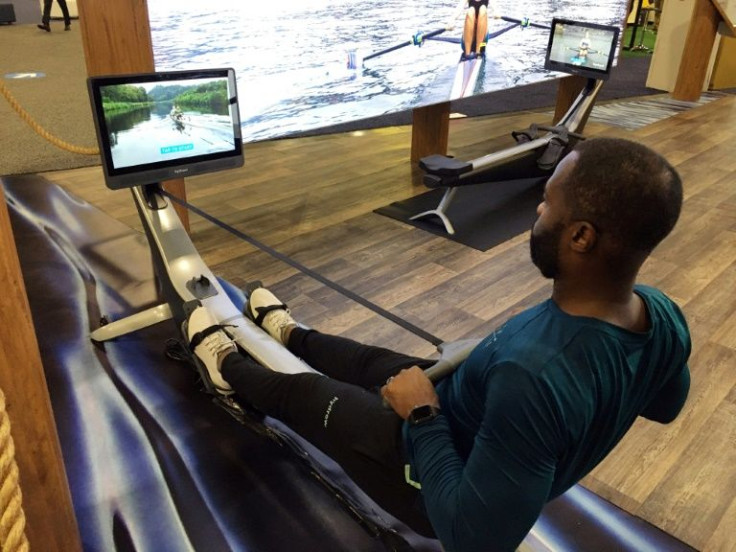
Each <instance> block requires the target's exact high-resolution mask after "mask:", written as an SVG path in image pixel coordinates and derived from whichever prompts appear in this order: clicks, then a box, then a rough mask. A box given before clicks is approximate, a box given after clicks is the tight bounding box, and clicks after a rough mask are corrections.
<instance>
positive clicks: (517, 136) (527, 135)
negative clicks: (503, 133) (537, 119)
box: [511, 128, 538, 144]
mask: <svg viewBox="0 0 736 552" xmlns="http://www.w3.org/2000/svg"><path fill="white" fill-rule="evenodd" d="M511 136H513V137H514V140H516V143H517V144H523V143H524V142H531V141H532V140H536V139H537V138H538V136H537V133H536V132H532V129H531V128H529V129H527V130H512V131H511Z"/></svg>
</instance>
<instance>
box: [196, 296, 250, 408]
mask: <svg viewBox="0 0 736 552" xmlns="http://www.w3.org/2000/svg"><path fill="white" fill-rule="evenodd" d="M187 339H188V340H189V348H190V349H191V350H192V352H193V353H194V354H195V355H197V358H199V360H200V361H201V362H202V364H204V366H205V368H206V369H207V373H206V374H201V375H202V379H204V380H205V386H206V387H207V389H208V390H210V391H212V390H214V391H215V392H218V393H220V394H222V395H229V394H231V393H232V392H233V388H232V387H230V384H229V383H228V382H226V381H225V380H224V379H223V378H222V375H221V374H220V365H221V364H222V359H223V358H225V356H226V355H227V354H228V353H233V352H237V350H238V347H237V345H235V342H234V341H233V340H232V339H231V338H230V336H229V335H228V334H227V333H226V332H225V330H224V329H223V326H221V325H220V324H218V323H217V322H216V321H215V319H214V317H213V316H212V314H211V313H210V311H208V310H207V309H206V308H205V307H201V306H200V307H197V308H196V309H195V310H194V311H193V312H192V314H191V316H190V317H189V320H188V322H187ZM207 378H208V379H209V381H207Z"/></svg>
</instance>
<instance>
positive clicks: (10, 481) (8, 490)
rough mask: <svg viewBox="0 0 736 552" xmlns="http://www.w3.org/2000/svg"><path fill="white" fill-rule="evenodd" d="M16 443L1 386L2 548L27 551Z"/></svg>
mask: <svg viewBox="0 0 736 552" xmlns="http://www.w3.org/2000/svg"><path fill="white" fill-rule="evenodd" d="M21 502H22V499H21V491H20V484H19V481H18V465H17V464H16V463H15V445H14V444H13V438H12V436H11V435H10V420H9V419H8V413H7V411H6V410H5V394H4V393H3V392H2V390H1V389H0V551H2V552H27V551H28V550H29V545H28V539H27V538H26V534H25V531H24V529H25V526H26V518H25V515H24V514H23V508H22V505H21Z"/></svg>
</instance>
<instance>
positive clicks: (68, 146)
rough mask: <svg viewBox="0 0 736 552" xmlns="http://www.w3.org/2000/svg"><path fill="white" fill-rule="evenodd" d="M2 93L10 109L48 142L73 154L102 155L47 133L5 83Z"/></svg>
mask: <svg viewBox="0 0 736 552" xmlns="http://www.w3.org/2000/svg"><path fill="white" fill-rule="evenodd" d="M0 93H2V95H3V96H5V99H6V100H8V103H9V104H10V107H12V108H13V109H14V110H15V111H16V112H17V113H18V115H20V118H21V119H23V120H24V121H25V122H26V123H28V124H29V125H31V128H32V129H33V130H35V131H36V132H37V133H38V134H39V135H41V136H42V137H43V138H46V140H48V141H49V142H51V143H52V144H54V145H55V146H57V147H59V148H61V149H64V150H67V151H70V152H72V153H81V154H82V155H97V154H99V153H100V150H99V149H98V148H83V147H80V146H74V145H72V144H69V143H67V142H64V141H63V140H60V139H59V138H57V137H56V136H54V135H53V134H51V133H49V132H48V131H46V130H45V129H44V128H42V127H41V125H39V124H38V123H37V122H36V121H34V120H33V117H31V116H30V115H29V114H28V112H27V111H26V110H25V109H23V108H22V107H21V106H20V104H19V103H18V101H17V100H16V99H15V98H14V97H13V95H12V94H11V93H10V90H8V87H7V86H5V83H3V82H2V81H0Z"/></svg>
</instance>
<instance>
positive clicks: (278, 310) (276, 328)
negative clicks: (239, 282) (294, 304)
mask: <svg viewBox="0 0 736 552" xmlns="http://www.w3.org/2000/svg"><path fill="white" fill-rule="evenodd" d="M245 308H246V314H247V315H248V316H249V317H250V318H251V319H252V320H253V321H254V322H255V323H256V325H258V326H260V327H261V328H263V329H264V330H266V331H267V332H268V334H269V335H270V336H271V337H273V338H274V339H275V340H276V341H278V342H279V343H281V344H284V339H283V333H284V328H286V327H287V326H296V325H297V323H296V321H295V320H294V319H293V318H292V317H291V314H290V312H291V311H289V309H288V308H287V306H286V305H284V304H283V303H282V302H281V301H279V300H278V298H277V297H276V296H275V295H274V294H273V293H271V292H270V291H268V290H267V289H266V288H256V289H254V290H253V291H252V292H251V293H250V297H248V304H247V305H246V306H245Z"/></svg>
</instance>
